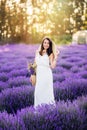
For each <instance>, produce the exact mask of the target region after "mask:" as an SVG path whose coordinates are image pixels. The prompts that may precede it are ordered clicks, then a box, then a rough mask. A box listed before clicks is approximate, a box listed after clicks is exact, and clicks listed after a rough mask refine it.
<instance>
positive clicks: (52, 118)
mask: <svg viewBox="0 0 87 130" xmlns="http://www.w3.org/2000/svg"><path fill="white" fill-rule="evenodd" d="M86 129H87V96H86V97H84V96H83V97H79V98H78V99H77V100H74V101H73V102H70V101H67V102H64V101H59V102H58V103H57V104H56V106H55V105H51V104H50V105H43V106H40V107H38V108H36V109H34V107H26V108H24V109H21V111H17V114H16V115H12V114H8V113H7V112H6V111H4V112H3V113H1V112H0V130H86Z"/></svg>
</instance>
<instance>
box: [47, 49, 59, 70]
mask: <svg viewBox="0 0 87 130" xmlns="http://www.w3.org/2000/svg"><path fill="white" fill-rule="evenodd" d="M58 54H59V52H56V56H54V54H53V53H52V54H51V55H50V56H49V59H50V67H51V68H52V69H54V68H55V67H56V64H57V58H58Z"/></svg>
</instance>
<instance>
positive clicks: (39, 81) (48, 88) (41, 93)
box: [34, 66, 55, 107]
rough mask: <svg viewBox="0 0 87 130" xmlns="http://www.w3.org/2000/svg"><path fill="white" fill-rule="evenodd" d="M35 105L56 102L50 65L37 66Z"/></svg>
mask: <svg viewBox="0 0 87 130" xmlns="http://www.w3.org/2000/svg"><path fill="white" fill-rule="evenodd" d="M36 74H37V75H36V86H35V92H34V107H37V106H38V105H43V104H54V103H55V100H54V92H53V75H52V70H51V68H50V67H47V66H37V70H36Z"/></svg>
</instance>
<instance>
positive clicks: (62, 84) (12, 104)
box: [0, 44, 87, 130]
mask: <svg viewBox="0 0 87 130" xmlns="http://www.w3.org/2000/svg"><path fill="white" fill-rule="evenodd" d="M32 48H33V49H32ZM37 48H38V45H36V46H35V45H33V46H32V45H24V44H19V45H5V46H1V47H0V91H1V92H0V111H4V110H6V111H7V112H8V113H13V114H15V113H16V112H17V111H18V110H21V111H19V112H18V113H20V114H18V113H16V115H15V116H13V115H10V114H6V113H1V114H0V130H1V129H2V130H3V129H4V130H8V129H9V130H10V129H11V130H14V129H16V130H17V129H18V130H19V129H21V130H24V129H26V130H27V129H32V130H33V129H36V128H38V130H39V129H40V130H42V129H47V130H49V129H50V130H51V129H52V130H53V129H54V130H58V129H59V130H62V129H65V130H68V129H74V130H75V129H81V130H82V129H83V130H84V129H85V128H86V127H87V126H86V120H87V115H86V111H87V101H86V100H85V98H84V97H83V98H82V101H80V100H79V101H78V100H77V101H76V105H75V109H74V106H73V105H74V104H72V105H71V103H69V101H73V100H74V99H76V98H77V97H78V96H82V95H84V96H85V95H87V60H86V57H87V52H86V50H87V46H86V45H77V46H64V47H59V49H60V55H59V58H58V62H57V67H56V69H54V70H53V76H54V94H55V99H56V101H60V100H65V101H67V103H68V105H67V107H65V106H66V105H65V104H66V103H64V102H61V101H60V102H61V103H60V102H58V103H57V105H56V107H55V109H52V111H51V110H50V108H52V107H51V106H47V107H45V108H41V110H42V112H41V111H40V109H39V111H40V112H39V111H38V112H39V114H38V115H37V114H36V112H34V110H32V109H33V108H32V109H31V108H25V107H29V106H31V105H33V95H34V88H32V86H31V84H30V83H29V77H27V72H28V70H27V62H33V60H34V55H35V50H36V49H37ZM74 102H75V101H74ZM80 102H81V103H82V102H83V104H84V105H83V104H82V106H81V108H84V107H85V109H81V110H80V106H79V105H78V104H79V103H80ZM69 104H70V105H69ZM62 106H64V109H62ZM49 107H50V108H49ZM22 108H24V109H23V110H22ZM58 108H59V109H58ZM46 109H49V111H48V114H47V113H46V115H44V114H40V113H43V111H44V112H45V110H46ZM60 109H61V114H60V118H58V116H59V115H58V114H59V113H60ZM54 110H55V112H57V113H56V114H57V115H56V117H55V118H53V116H54V115H53V113H55V112H54ZM21 112H22V113H21ZM27 112H28V113H29V117H28V116H27ZM68 112H69V114H68ZM78 112H79V114H80V115H81V117H83V118H84V120H83V118H80V117H79V114H78ZM23 113H24V114H23ZM49 114H50V116H49ZM5 115H6V116H5ZM22 115H23V116H22ZM31 115H32V116H31ZM65 115H66V116H65ZM73 115H74V116H73ZM21 116H22V117H21ZM30 116H31V118H30ZM20 117H21V118H22V119H23V120H21V121H19V119H20ZM37 117H38V120H37ZM48 117H49V118H48ZM2 118H3V119H2ZM6 118H7V119H6ZM11 118H13V122H12V121H11V120H12V119H11ZM50 118H53V119H54V120H55V121H54V120H52V119H50ZM65 118H66V119H65ZM49 119H50V120H52V121H49ZM64 119H65V120H66V123H65V122H64V121H65V120H64ZM7 120H8V121H7ZM82 120H83V121H82ZM47 121H48V122H47ZM5 122H6V123H5ZM30 122H32V123H33V124H32V125H30ZM40 122H41V123H40ZM52 122H53V123H52ZM38 123H40V124H41V125H40V126H38ZM44 123H45V125H44ZM58 123H59V124H58ZM74 123H76V124H74ZM79 123H80V125H79ZM81 123H82V124H81ZM7 124H9V125H7ZM35 124H36V125H35ZM15 125H16V126H15ZM57 126H58V127H57ZM20 127H21V128H20Z"/></svg>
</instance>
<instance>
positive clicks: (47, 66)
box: [37, 65, 50, 68]
mask: <svg viewBox="0 0 87 130" xmlns="http://www.w3.org/2000/svg"><path fill="white" fill-rule="evenodd" d="M37 67H46V68H50V66H49V65H37Z"/></svg>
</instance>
